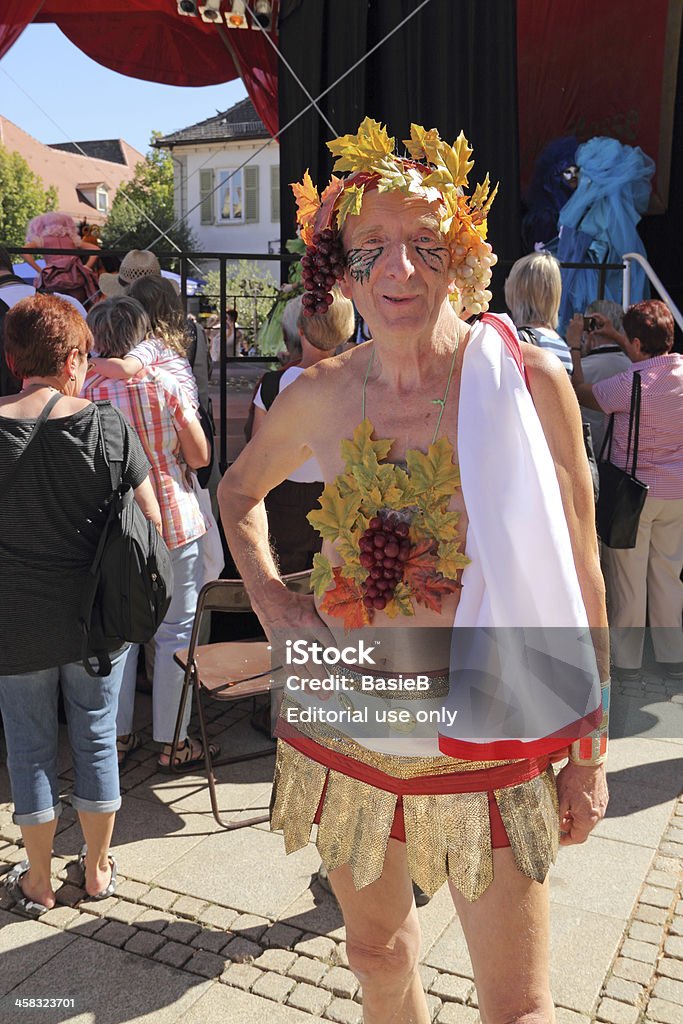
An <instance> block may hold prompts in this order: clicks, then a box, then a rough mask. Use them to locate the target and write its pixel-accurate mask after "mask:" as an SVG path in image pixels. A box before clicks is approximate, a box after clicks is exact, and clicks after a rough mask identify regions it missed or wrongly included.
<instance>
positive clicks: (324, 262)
mask: <svg viewBox="0 0 683 1024" xmlns="http://www.w3.org/2000/svg"><path fill="white" fill-rule="evenodd" d="M301 266H302V268H303V273H302V275H301V276H302V278H303V282H304V288H305V292H304V295H303V298H302V300H301V301H302V303H303V307H304V310H303V311H304V316H315V315H316V314H320V313H326V312H327V307H328V306H331V305H332V301H333V299H332V295H331V294H330V291H331V289H332V288H333V287H334V284H335V282H336V281H338V280H339V279H340V278H341V277H343V275H344V250H343V248H342V243H341V238H340V237H339V233H338V232H337V231H334V230H333V229H332V228H325V230H324V231H319V232H317V233H316V234H315V235H313V244H312V245H307V246H306V255H305V256H304V257H303V259H302V260H301Z"/></svg>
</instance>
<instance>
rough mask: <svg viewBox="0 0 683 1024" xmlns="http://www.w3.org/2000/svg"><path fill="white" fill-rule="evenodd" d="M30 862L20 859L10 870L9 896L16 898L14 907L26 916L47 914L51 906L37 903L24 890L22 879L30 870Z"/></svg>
mask: <svg viewBox="0 0 683 1024" xmlns="http://www.w3.org/2000/svg"><path fill="white" fill-rule="evenodd" d="M29 867H30V864H29V862H28V861H27V860H22V861H19V863H18V864H15V865H14V867H13V868H12V869H11V871H9V872H8V874H7V878H6V879H5V889H6V890H7V893H8V895H9V896H11V897H12V899H13V900H14V907H15V909H16V910H18V911H19V912H20V913H22V914H24V916H25V917H30V918H33V919H34V920H35V919H36V918H39V917H42V916H43V914H47V912H48V910H49V909H50V907H46V906H44V905H43V904H42V903H37V902H36V900H32V899H29V897H28V896H25V895H24V891H23V889H22V888H21V879H22V878H23V877H24V875H25V874H26V872H27V871H28V869H29Z"/></svg>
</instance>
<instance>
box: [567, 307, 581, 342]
mask: <svg viewBox="0 0 683 1024" xmlns="http://www.w3.org/2000/svg"><path fill="white" fill-rule="evenodd" d="M583 343H584V336H583V317H582V316H581V314H580V313H574V316H573V317H572V318H571V320H570V321H569V323H568V324H567V345H568V346H569V348H570V349H580V348H582V346H583Z"/></svg>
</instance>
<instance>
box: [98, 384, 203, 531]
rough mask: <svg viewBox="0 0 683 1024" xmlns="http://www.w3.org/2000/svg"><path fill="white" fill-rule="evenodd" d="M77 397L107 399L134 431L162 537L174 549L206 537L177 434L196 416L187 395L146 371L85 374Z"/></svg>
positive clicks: (176, 385) (174, 385)
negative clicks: (147, 467)
mask: <svg viewBox="0 0 683 1024" xmlns="http://www.w3.org/2000/svg"><path fill="white" fill-rule="evenodd" d="M83 396H84V397H87V398H108V399H109V401H110V402H111V403H112V405H115V406H116V407H117V408H118V409H119V410H120V411H121V412H122V413H123V415H124V416H125V417H126V419H127V420H128V422H129V423H130V424H131V426H133V427H134V428H135V430H136V431H137V433H138V436H139V438H140V440H141V442H142V447H143V448H144V450H145V454H146V455H147V458H148V459H149V461H150V464H151V467H152V468H151V471H150V480H151V481H152V486H153V487H154V493H155V494H156V496H157V501H158V502H159V507H160V508H161V521H162V527H163V537H164V540H165V541H166V543H167V545H168V546H169V548H171V549H173V548H179V547H182V546H183V545H184V544H189V542H190V541H192V540H197V538H198V537H202V536H203V535H204V533H206V525H205V523H204V517H203V516H202V513H201V511H200V508H199V504H198V502H197V499H196V497H195V495H194V491H193V489H192V484H191V483H190V482H189V471H188V468H187V466H186V464H185V462H184V461H183V457H182V452H181V450H180V441H179V440H178V433H179V432H180V431H181V430H184V429H185V428H186V427H187V426H189V424H190V423H191V422H192V421H193V420H195V419H196V418H197V414H196V412H195V410H194V408H193V406H192V403H191V401H190V398H189V396H188V394H187V392H186V391H185V390H184V389H183V388H182V387H181V386H180V384H179V383H178V382H177V380H176V379H175V378H174V377H172V376H171V375H170V374H169V373H166V372H165V371H164V370H161V369H159V368H158V367H156V366H152V367H150V369H149V370H148V372H147V373H146V374H145V376H144V377H142V378H141V379H139V380H138V379H136V378H132V379H131V380H110V379H108V378H106V377H102V376H100V374H97V373H91V374H89V375H88V377H87V379H86V382H85V387H84V389H83Z"/></svg>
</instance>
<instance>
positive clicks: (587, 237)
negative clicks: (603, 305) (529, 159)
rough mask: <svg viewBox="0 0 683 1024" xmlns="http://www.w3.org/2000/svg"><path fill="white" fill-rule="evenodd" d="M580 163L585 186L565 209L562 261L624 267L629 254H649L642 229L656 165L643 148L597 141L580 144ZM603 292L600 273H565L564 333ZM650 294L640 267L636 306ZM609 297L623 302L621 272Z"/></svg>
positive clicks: (613, 277)
mask: <svg viewBox="0 0 683 1024" xmlns="http://www.w3.org/2000/svg"><path fill="white" fill-rule="evenodd" d="M576 162H577V165H578V167H579V184H578V187H577V189H576V191H575V192H574V195H573V196H572V197H571V198H570V199H569V200H567V202H566V203H565V205H564V206H563V207H562V209H561V210H560V218H559V220H560V241H559V247H558V251H557V258H558V259H559V260H560V261H561V262H562V261H565V262H573V263H580V262H583V263H585V262H590V263H620V262H621V260H622V257H623V255H624V253H626V252H639V253H642V254H643V255H645V246H644V245H643V243H642V242H641V240H640V236H639V235H638V231H637V229H636V225H637V223H638V221H639V220H640V218H641V216H642V215H643V213H645V210H646V209H647V204H648V202H649V199H650V192H651V188H652V186H651V183H650V181H651V178H652V175H653V174H654V171H655V164H654V161H653V160H651V159H650V157H649V156H647V155H646V154H645V153H643V151H642V149H640V147H638V146H635V147H634V146H625V145H622V143H620V142H617V140H616V139H607V138H595V139H589V140H588V142H585V143H584V144H583V145H581V146H579V148H578V149H577V151H576ZM597 294H598V275H597V272H596V271H592V270H563V271H562V303H561V305H560V326H559V330H560V333H563V332H564V330H565V328H566V326H567V323H568V322H569V320H570V318H571V316H572V314H573V313H575V312H577V311H578V312H580V313H583V311H584V309H585V308H586V306H587V305H588V303H589V302H592V301H593V300H594V299H595V298H596V297H597ZM648 294H649V291H648V286H647V279H646V277H645V274H644V273H643V271H642V270H641V269H640V267H639V266H638V265H637V264H634V265H633V268H632V273H631V302H640V300H641V299H645V298H647V297H648ZM604 297H605V298H606V299H611V300H612V301H613V302H618V303H621V299H622V273H621V271H617V270H612V271H608V272H607V275H606V284H605V296H604Z"/></svg>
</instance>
